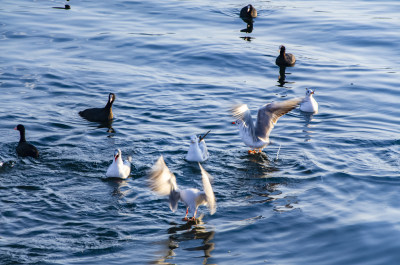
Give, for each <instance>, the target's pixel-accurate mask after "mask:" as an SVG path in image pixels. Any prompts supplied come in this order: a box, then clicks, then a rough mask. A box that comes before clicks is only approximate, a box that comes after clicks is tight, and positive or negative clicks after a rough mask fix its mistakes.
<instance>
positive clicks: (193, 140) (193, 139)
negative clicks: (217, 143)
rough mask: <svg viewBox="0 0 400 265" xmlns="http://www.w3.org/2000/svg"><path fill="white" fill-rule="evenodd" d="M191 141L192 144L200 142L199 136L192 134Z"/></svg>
mask: <svg viewBox="0 0 400 265" xmlns="http://www.w3.org/2000/svg"><path fill="white" fill-rule="evenodd" d="M190 142H191V143H192V144H194V143H198V142H199V138H198V137H197V136H196V135H192V136H191V137H190Z"/></svg>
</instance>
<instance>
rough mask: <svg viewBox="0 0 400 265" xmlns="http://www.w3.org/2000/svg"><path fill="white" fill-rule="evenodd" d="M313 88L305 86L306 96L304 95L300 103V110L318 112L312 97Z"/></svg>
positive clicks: (316, 104)
mask: <svg viewBox="0 0 400 265" xmlns="http://www.w3.org/2000/svg"><path fill="white" fill-rule="evenodd" d="M314 92H315V89H314V90H311V89H308V88H306V96H305V97H304V99H303V101H302V102H301V103H300V110H301V111H304V112H312V113H314V114H317V113H318V103H317V101H316V100H315V99H314V97H313V95H314Z"/></svg>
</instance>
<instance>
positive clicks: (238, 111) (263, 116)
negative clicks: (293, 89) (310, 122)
mask: <svg viewBox="0 0 400 265" xmlns="http://www.w3.org/2000/svg"><path fill="white" fill-rule="evenodd" d="M301 101H302V99H300V98H295V99H289V100H285V101H282V102H272V103H268V104H266V105H264V106H262V107H261V108H260V109H259V110H258V113H257V121H256V123H255V125H254V123H253V119H252V118H251V114H250V110H249V108H248V107H247V105H246V104H241V105H237V106H235V107H233V109H232V115H233V117H234V118H236V121H235V122H233V124H236V125H238V127H239V134H240V137H241V138H242V140H243V142H244V143H245V144H246V145H247V146H249V147H250V148H251V150H249V154H254V153H260V152H261V151H262V149H263V148H264V147H266V146H267V145H268V144H269V134H270V133H271V131H272V129H273V128H274V126H275V124H276V122H277V121H278V119H279V118H280V117H281V116H283V115H285V114H286V113H288V112H289V111H291V110H292V109H294V108H296V107H297V106H298V105H299V104H300V102H301ZM256 149H258V151H257V150H256Z"/></svg>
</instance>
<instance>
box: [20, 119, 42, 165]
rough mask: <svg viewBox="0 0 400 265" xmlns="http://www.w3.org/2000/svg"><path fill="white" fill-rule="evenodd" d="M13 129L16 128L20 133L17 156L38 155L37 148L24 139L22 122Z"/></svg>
mask: <svg viewBox="0 0 400 265" xmlns="http://www.w3.org/2000/svg"><path fill="white" fill-rule="evenodd" d="M14 130H18V131H19V134H20V139H19V143H18V145H17V148H16V150H17V154H18V155H19V156H23V157H25V156H31V157H33V158H38V157H39V151H38V150H37V148H36V147H35V146H34V145H32V144H30V143H28V142H27V141H26V139H25V127H24V125H22V124H18V125H17V127H15V128H14Z"/></svg>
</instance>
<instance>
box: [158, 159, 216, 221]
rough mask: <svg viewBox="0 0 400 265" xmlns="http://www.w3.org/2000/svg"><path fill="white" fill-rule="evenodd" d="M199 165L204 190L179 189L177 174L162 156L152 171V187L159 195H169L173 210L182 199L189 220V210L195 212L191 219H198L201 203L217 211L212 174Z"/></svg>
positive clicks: (211, 210)
mask: <svg viewBox="0 0 400 265" xmlns="http://www.w3.org/2000/svg"><path fill="white" fill-rule="evenodd" d="M199 167H200V170H201V178H202V181H203V191H200V190H198V189H195V188H189V189H182V190H181V189H179V188H178V185H177V184H176V178H175V175H174V174H173V173H172V172H171V171H170V170H169V168H168V167H167V165H166V164H165V162H164V158H163V157H162V156H160V158H159V159H158V160H157V162H156V163H155V164H154V166H153V167H152V170H151V173H150V188H151V189H152V190H153V191H154V192H156V193H158V194H159V195H163V196H168V197H169V208H170V209H171V211H173V212H175V211H176V209H177V208H178V202H179V201H182V202H183V203H184V204H185V205H186V215H185V218H184V220H185V221H188V220H189V219H188V218H187V216H188V214H189V211H190V212H193V217H192V218H191V219H190V220H191V221H195V220H196V213H197V208H198V207H199V206H200V205H207V206H208V208H209V209H210V213H211V214H214V213H215V211H216V207H217V205H216V202H215V196H214V192H213V189H212V187H211V183H210V179H212V176H211V175H210V174H208V173H207V171H205V170H204V168H203V167H202V166H201V165H200V163H199Z"/></svg>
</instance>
